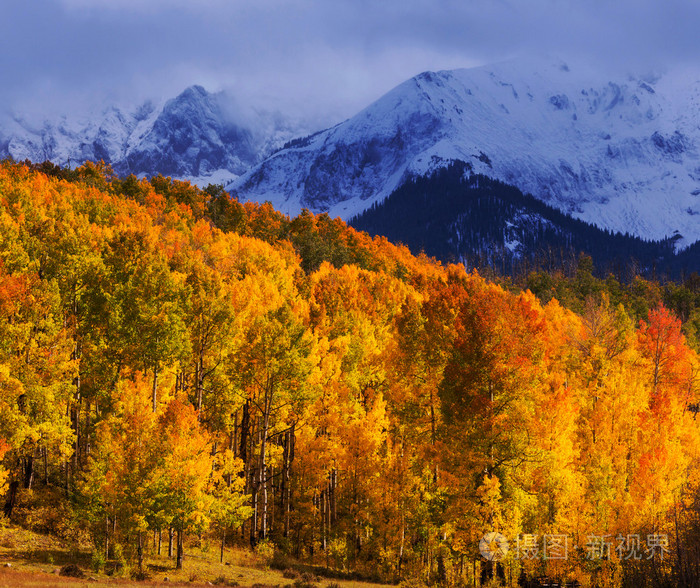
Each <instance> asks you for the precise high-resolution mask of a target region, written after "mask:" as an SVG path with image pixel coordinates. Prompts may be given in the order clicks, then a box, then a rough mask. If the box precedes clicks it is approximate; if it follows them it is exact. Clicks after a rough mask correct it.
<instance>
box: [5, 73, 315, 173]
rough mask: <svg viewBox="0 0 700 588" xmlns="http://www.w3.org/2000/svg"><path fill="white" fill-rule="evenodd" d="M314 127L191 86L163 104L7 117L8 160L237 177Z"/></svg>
mask: <svg viewBox="0 0 700 588" xmlns="http://www.w3.org/2000/svg"><path fill="white" fill-rule="evenodd" d="M305 132H308V127H305V126H304V125H303V123H300V122H296V121H292V120H290V119H286V118H284V117H283V116H282V115H280V114H279V113H271V112H256V111H253V110H249V111H245V110H242V109H240V108H238V107H237V105H236V103H235V101H234V100H233V99H232V98H231V97H230V96H229V95H227V94H226V93H224V92H219V93H215V94H213V93H209V92H207V91H206V90H205V89H204V88H202V87H201V86H192V87H189V88H187V89H186V90H185V91H184V92H182V93H181V94H180V95H178V96H177V97H175V98H173V99H171V100H168V101H166V102H164V103H162V104H155V103H153V102H151V101H148V102H146V103H144V104H142V105H141V106H139V107H138V108H136V109H131V110H128V109H123V108H118V107H116V106H110V107H108V108H106V109H104V110H102V111H99V112H97V113H96V114H88V115H83V116H81V117H67V116H62V117H60V118H59V119H58V120H45V121H41V122H39V123H36V122H34V121H30V120H29V119H27V118H24V117H21V116H18V115H11V116H7V117H5V118H4V119H0V157H6V156H8V155H9V156H11V157H13V158H14V159H15V160H24V159H29V160H31V161H36V162H40V161H44V160H47V159H48V160H51V161H53V162H54V163H57V164H59V165H71V166H75V165H78V164H81V163H83V162H85V161H87V160H91V161H99V160H104V161H105V162H107V163H110V164H111V165H112V167H113V168H114V170H115V171H116V172H117V173H119V174H120V175H128V174H130V173H133V174H136V175H148V176H150V175H154V174H158V173H160V174H163V175H169V176H173V177H176V178H186V179H190V180H193V181H195V182H196V183H199V184H207V183H210V182H217V183H218V182H230V181H231V180H233V179H234V178H235V177H236V176H238V175H239V174H241V173H243V172H244V171H246V170H247V169H249V168H250V167H251V166H253V165H255V164H257V163H259V162H261V161H262V160H263V159H264V158H265V157H266V156H267V155H269V154H270V153H271V152H272V151H273V150H275V149H278V148H280V147H281V146H282V145H284V143H285V142H286V141H288V140H290V139H291V138H293V137H295V136H298V135H299V134H301V133H305Z"/></svg>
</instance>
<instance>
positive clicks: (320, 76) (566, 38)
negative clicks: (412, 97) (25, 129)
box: [0, 0, 700, 117]
mask: <svg viewBox="0 0 700 588" xmlns="http://www.w3.org/2000/svg"><path fill="white" fill-rule="evenodd" d="M698 30H700V1H698V0H371V1H370V0H24V1H15V2H12V1H10V2H7V3H5V6H3V10H2V15H1V17H0V72H2V78H1V79H0V107H5V108H7V107H11V108H14V109H15V110H17V111H25V110H39V111H41V110H46V111H51V110H56V109H72V110H80V109H82V108H85V107H86V106H87V105H89V104H94V103H98V102H99V103H103V102H104V101H105V100H111V101H114V102H117V103H132V102H136V101H140V100H142V99H144V98H146V97H154V98H165V97H171V96H173V95H175V94H176V93H178V92H179V91H181V90H182V89H184V88H185V87H187V86H188V85H191V84H193V83H199V84H202V85H203V86H205V87H206V88H207V89H209V90H212V91H214V90H219V89H228V90H230V91H231V92H232V93H233V94H235V95H237V96H238V97H239V98H240V100H241V101H242V103H246V104H247V103H260V104H264V105H265V106H267V107H270V106H272V107H277V108H279V109H280V110H282V111H294V112H305V113H307V114H309V115H314V114H316V113H318V114H319V115H323V116H329V115H330V116H337V117H342V116H350V115H352V114H354V112H356V111H357V110H358V109H360V108H362V107H364V106H366V105H367V104H368V103H369V102H370V101H372V100H374V99H376V98H378V97H379V96H381V95H382V94H383V93H384V92H386V91H388V90H389V89H391V88H392V87H393V86H395V85H396V84H398V83H400V82H402V81H403V80H405V79H407V78H409V77H410V76H412V75H415V74H417V73H419V72H421V71H424V70H426V69H432V70H439V69H451V68H456V67H471V66H474V65H480V64H483V63H489V62H493V61H499V60H503V59H507V58H510V57H516V56H521V55H533V54H534V55H539V54H547V55H550V56H558V57H561V58H563V59H567V58H570V56H577V57H581V58H585V59H589V60H591V61H593V62H594V63H599V64H600V65H601V67H610V66H613V67H628V68H632V69H634V68H640V67H647V66H652V67H660V66H667V65H673V64H675V63H679V62H688V61H693V60H696V59H699V58H700V34H698Z"/></svg>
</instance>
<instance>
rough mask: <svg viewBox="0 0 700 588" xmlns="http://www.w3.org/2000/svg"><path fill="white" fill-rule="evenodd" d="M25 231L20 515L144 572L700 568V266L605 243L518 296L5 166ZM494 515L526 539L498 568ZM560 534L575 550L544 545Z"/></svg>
mask: <svg viewBox="0 0 700 588" xmlns="http://www.w3.org/2000/svg"><path fill="white" fill-rule="evenodd" d="M0 237H1V238H0V390H2V394H0V416H1V418H0V456H1V457H2V461H1V462H0V489H1V490H2V493H3V495H4V496H5V508H4V513H5V517H6V518H5V519H3V525H10V528H11V529H13V530H17V529H20V530H22V529H23V530H25V531H27V532H29V531H32V532H39V533H50V534H53V535H55V536H60V537H61V538H63V540H65V541H69V542H73V543H74V544H75V545H76V546H78V545H87V546H89V547H88V548H89V549H91V550H92V555H91V559H92V561H93V562H94V563H95V565H96V567H98V568H99V567H102V568H103V569H107V568H109V569H116V568H119V569H126V568H128V570H130V571H133V573H134V575H135V576H139V575H140V574H144V573H146V572H148V570H149V567H148V566H149V564H151V565H153V564H154V563H155V564H156V565H159V566H162V568H159V569H160V571H163V570H171V569H176V570H177V569H181V568H182V569H185V570H187V569H188V566H189V565H190V561H191V560H189V559H188V558H187V555H188V554H192V553H193V552H194V550H196V549H199V548H200V547H199V545H200V544H204V543H206V544H208V545H212V546H214V545H216V546H221V548H222V549H224V550H227V549H229V550H230V549H231V548H233V547H234V546H237V547H242V546H245V545H247V546H250V547H251V548H253V549H255V551H256V552H257V553H258V554H259V555H262V554H267V556H268V557H270V558H273V557H278V558H285V557H287V558H294V560H289V561H296V562H300V565H315V566H321V567H322V568H324V569H325V570H326V573H328V574H336V575H339V576H340V577H345V578H347V577H348V576H345V574H350V573H355V574H358V575H359V576H361V577H371V578H374V579H377V580H383V581H401V580H411V581H413V582H422V583H426V584H442V585H446V584H454V585H462V584H464V585H469V584H472V583H474V582H477V581H478V580H479V579H480V578H484V579H485V578H488V577H490V576H493V575H499V574H501V573H504V570H506V571H508V573H509V574H513V577H517V576H518V574H520V573H521V572H522V574H524V575H525V576H527V577H530V578H533V577H535V576H541V575H542V574H546V575H548V576H550V577H552V578H559V579H561V580H564V579H568V580H570V581H573V580H577V581H580V582H582V583H599V584H602V583H603V582H607V581H608V579H610V578H613V577H614V578H617V579H618V580H619V585H625V586H631V585H641V584H642V582H643V581H645V580H644V579H645V578H650V577H651V578H653V579H652V580H651V582H652V583H653V585H655V586H657V585H658V586H661V585H669V584H671V585H681V584H680V582H681V581H685V580H684V579H685V578H686V575H687V574H691V573H692V570H693V569H694V566H696V565H698V563H699V562H698V561H697V560H696V559H695V558H696V555H695V553H694V552H689V551H685V550H684V549H683V547H682V546H683V545H685V544H692V542H693V541H694V537H696V535H697V533H698V530H699V529H700V519H699V518H698V511H697V509H696V508H694V506H693V505H694V504H695V500H697V497H698V491H699V489H700V477H699V476H698V474H699V473H700V467H699V466H700V461H699V458H700V455H699V454H698V451H699V448H700V429H699V428H698V422H697V420H696V418H695V417H696V414H697V412H698V402H699V398H698V394H699V390H698V380H697V374H698V373H699V370H700V361H699V359H698V355H697V353H696V351H695V350H694V347H695V346H696V345H697V342H698V338H697V333H698V331H697V330H694V329H695V328H696V326H697V325H698V324H700V322H699V321H698V317H699V316H700V315H699V314H698V312H697V309H698V307H700V300H699V298H698V294H699V292H700V287H698V282H697V279H695V280H694V281H693V280H691V279H690V278H689V279H688V281H687V282H686V283H684V284H679V285H676V284H667V285H660V284H657V283H653V282H650V281H647V280H644V279H642V278H636V279H634V280H632V281H631V282H630V283H629V284H628V285H623V284H620V283H619V282H617V281H616V280H615V279H614V278H607V279H604V280H601V279H596V278H595V277H594V276H593V274H592V271H591V270H592V265H591V263H590V260H588V259H587V258H585V257H581V258H580V259H579V260H578V266H577V267H576V268H575V270H574V271H572V275H571V276H570V277H566V276H564V275H562V274H561V273H552V274H547V273H545V272H540V273H533V274H532V275H530V276H528V279H529V280H531V290H532V291H530V290H521V289H520V288H518V287H517V286H514V285H513V284H512V283H509V282H507V281H505V282H504V285H503V286H501V285H498V284H496V283H494V282H492V281H489V280H487V279H485V278H484V277H482V276H480V275H479V274H478V273H476V272H475V273H466V272H465V271H464V268H463V267H462V266H458V265H443V264H440V263H438V262H436V261H434V260H432V259H430V258H428V257H426V256H418V257H416V256H414V255H412V254H411V253H410V252H409V251H408V249H407V248H405V247H399V246H395V245H392V244H391V243H389V242H388V241H387V240H386V239H384V238H379V237H376V238H371V237H369V236H368V235H367V234H365V233H361V232H358V231H356V230H355V229H353V228H351V227H348V226H347V225H346V224H345V223H344V222H343V221H341V220H339V219H335V220H333V219H331V218H330V217H329V216H328V215H318V216H316V215H314V214H311V213H309V212H307V211H305V212H303V213H302V214H301V215H299V216H297V217H295V218H291V219H290V218H288V217H286V216H285V215H283V214H281V213H279V212H277V211H275V210H274V209H273V208H272V207H271V206H270V205H257V204H252V203H244V204H241V203H239V202H237V201H235V200H232V199H230V198H229V197H228V195H227V194H226V193H225V192H224V191H223V190H222V189H221V188H216V187H210V188H208V189H207V190H200V189H198V188H196V187H194V186H192V185H190V184H189V183H186V182H178V181H173V180H170V179H168V178H163V177H162V176H159V177H155V178H152V179H151V180H150V181H149V180H138V179H137V178H135V177H133V176H131V177H128V178H126V179H120V178H118V177H116V176H114V175H113V174H112V173H111V172H110V170H109V169H108V168H105V167H103V166H96V165H94V164H87V165H85V166H83V167H81V168H79V169H77V170H66V169H62V168H59V167H55V166H52V165H50V164H45V165H40V166H25V165H19V164H12V163H8V162H4V163H2V164H0ZM695 278H697V276H696V277H695ZM533 291H534V292H536V293H537V295H538V296H539V298H538V297H536V296H535V294H534V293H533ZM556 298H561V299H562V303H560V302H558V300H557V299H556ZM664 300H665V301H666V302H667V304H668V306H670V307H672V308H673V309H682V310H683V313H684V314H683V319H684V323H681V320H680V319H679V318H677V317H676V316H675V315H674V313H673V312H672V311H670V310H669V309H668V308H667V307H666V306H664V304H662V301H664ZM679 314H681V313H680V312H679ZM686 335H687V337H686ZM660 432H663V434H660ZM495 531H498V532H499V533H501V534H503V535H504V537H506V538H507V539H508V541H509V542H510V544H511V545H512V546H514V547H513V548H512V549H510V550H509V551H508V553H506V554H505V557H504V558H503V559H499V558H496V560H495V561H489V560H488V559H485V558H484V557H482V555H481V554H483V553H484V550H486V552H487V553H490V552H489V549H491V547H489V546H488V545H490V543H489V542H488V541H487V542H486V543H487V545H486V547H484V544H483V543H482V544H481V548H480V540H481V539H482V538H483V537H484V535H485V534H486V533H489V532H495ZM553 535H556V536H557V537H559V538H560V540H561V541H564V539H563V538H564V537H566V541H567V543H566V545H567V546H568V549H569V551H568V553H569V554H571V557H569V558H567V559H557V560H556V561H552V560H540V559H537V558H534V557H532V558H530V557H523V554H522V551H521V549H520V547H519V546H520V545H522V544H521V543H519V541H521V540H523V541H524V540H525V539H527V540H528V541H529V542H530V544H532V542H533V541H534V547H533V546H532V545H531V548H532V549H535V548H537V549H550V550H551V549H552V546H551V545H550V547H549V548H547V547H546V543H543V542H544V541H546V540H547V537H551V536H553ZM628 535H639V537H641V538H642V540H641V543H640V544H639V545H636V544H631V543H629V541H628V539H627V537H628ZM606 536H607V537H611V538H612V537H622V540H618V541H617V543H615V544H614V545H613V547H615V549H612V550H611V554H612V553H613V552H614V553H615V554H621V555H615V556H613V555H611V557H609V558H604V557H600V556H596V553H600V551H597V552H596V551H595V549H596V547H595V545H591V542H592V541H594V539H591V537H593V538H596V537H606ZM158 538H159V539H158ZM533 538H534V539H533ZM158 541H161V542H162V545H163V546H164V545H165V544H167V543H169V542H171V546H172V558H167V559H166V558H165V557H164V555H161V556H160V559H159V557H158V548H157V544H158ZM625 541H627V542H625ZM559 546H560V547H561V546H562V544H559ZM662 548H663V549H662ZM18 549H20V550H22V549H23V550H26V551H28V550H30V549H31V546H30V545H26V546H24V545H20V546H18ZM164 549H165V548H164V547H163V550H164ZM637 549H638V550H639V552H640V557H641V555H642V554H643V555H644V558H643V559H637V558H635V557H633V556H634V555H635V553H636V552H635V551H634V550H637ZM550 553H551V551H550ZM628 553H629V554H631V556H630V557H629V558H625V557H624V555H626V554H628ZM586 554H588V555H589V556H590V557H587V556H586ZM119 566H121V568H120V567H119ZM178 573H181V572H178ZM141 577H142V576H141Z"/></svg>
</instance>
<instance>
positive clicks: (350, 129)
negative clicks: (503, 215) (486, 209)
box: [229, 62, 700, 246]
mask: <svg viewBox="0 0 700 588" xmlns="http://www.w3.org/2000/svg"><path fill="white" fill-rule="evenodd" d="M699 144H700V75H695V73H691V74H689V73H688V72H670V73H667V74H664V75H660V76H641V77H631V76H627V77H624V78H622V79H616V80H612V81H611V80H609V79H606V78H605V77H603V76H602V75H600V74H597V73H596V72H594V71H591V70H583V69H581V70H578V69H576V68H574V67H569V66H567V65H566V64H563V63H561V64H558V65H555V66H547V67H542V66H541V65H534V66H533V65H532V64H524V63H522V62H507V63H503V64H498V65H496V66H488V67H479V68H474V69H465V70H454V71H441V72H425V73H422V74H420V75H418V76H416V77H414V78H412V79H410V80H408V81H406V82H404V83H402V84H400V85H399V86H397V87H396V88H394V89H393V90H391V91H390V92H388V93H387V94H386V95H384V96H383V97H382V98H380V99H379V100H377V101H376V102H374V103H373V104H371V105H370V106H368V107H367V108H365V109H364V110H363V111H361V112H360V113H358V114H357V115H356V116H354V117H353V118H351V119H349V120H347V121H345V122H343V123H341V124H339V125H337V126H335V127H333V128H332V129H329V130H327V131H324V132H322V133H318V134H316V135H314V136H312V137H310V138H309V139H307V140H304V141H298V142H296V144H294V145H292V146H291V147H289V148H287V149H283V150H281V151H279V152H277V153H275V154H273V155H272V156H271V157H270V158H268V159H267V160H265V161H263V162H262V163H260V164H259V165H257V166H255V167H253V168H252V169H251V170H249V171H248V172H246V173H245V174H243V175H242V176H240V177H239V178H237V179H236V180H234V182H232V184H231V185H230V186H229V187H230V189H232V190H234V192H235V193H236V194H237V195H238V197H239V198H241V199H242V200H246V199H249V200H258V201H262V200H270V201H271V202H272V203H273V205H275V206H276V207H277V208H279V209H280V210H282V211H283V212H287V213H290V214H295V213H297V212H298V211H299V210H300V209H301V208H303V207H307V208H310V209H311V210H313V211H316V212H320V211H328V212H330V214H331V215H332V216H336V215H338V216H341V217H343V218H346V219H347V218H351V217H352V216H354V215H356V214H358V213H359V212H361V211H363V210H365V209H367V208H368V207H369V206H371V205H372V203H374V202H379V201H382V200H383V199H384V198H385V197H386V196H388V195H389V194H390V193H391V192H392V191H393V190H395V189H396V188H397V187H399V186H400V185H401V184H402V183H404V182H406V181H407V180H409V179H410V178H412V177H416V176H424V175H426V174H428V173H430V172H431V171H432V170H435V169H437V168H442V167H445V166H447V165H449V163H450V162H452V161H455V160H459V161H464V162H467V163H469V164H470V165H471V166H472V169H473V171H474V172H475V173H480V174H483V175H486V176H488V177H491V178H493V179H497V180H501V181H503V182H506V183H508V184H511V185H514V186H516V187H517V188H519V189H520V190H522V191H523V192H526V193H531V194H532V195H533V196H535V197H536V198H538V199H540V200H542V201H544V202H546V203H548V204H550V205H552V206H554V207H556V208H559V209H560V210H562V211H563V212H566V213H569V214H571V215H573V216H574V217H577V218H580V219H582V220H585V221H587V222H591V223H595V224H597V225H598V226H600V227H602V228H606V229H610V230H613V231H620V232H622V233H625V232H630V233H632V234H636V235H638V236H641V237H644V238H653V239H662V238H664V237H667V236H671V235H672V234H673V233H674V232H675V231H678V232H679V233H680V234H681V235H682V236H683V239H679V240H678V244H679V245H680V246H686V245H689V244H690V243H693V242H695V241H696V240H698V239H700V222H698V218H700V217H699V216H698V215H700V160H699V153H698V145H699ZM437 197H439V196H438V195H436V198H437Z"/></svg>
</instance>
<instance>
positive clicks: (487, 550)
mask: <svg viewBox="0 0 700 588" xmlns="http://www.w3.org/2000/svg"><path fill="white" fill-rule="evenodd" d="M479 551H480V552H481V555H483V556H484V559H487V560H489V561H500V560H502V559H503V558H504V557H505V556H506V554H507V553H508V539H506V538H505V537H504V536H503V535H501V534H500V533H497V532H496V531H491V532H490V533H486V535H484V536H483V537H482V538H481V541H479Z"/></svg>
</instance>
